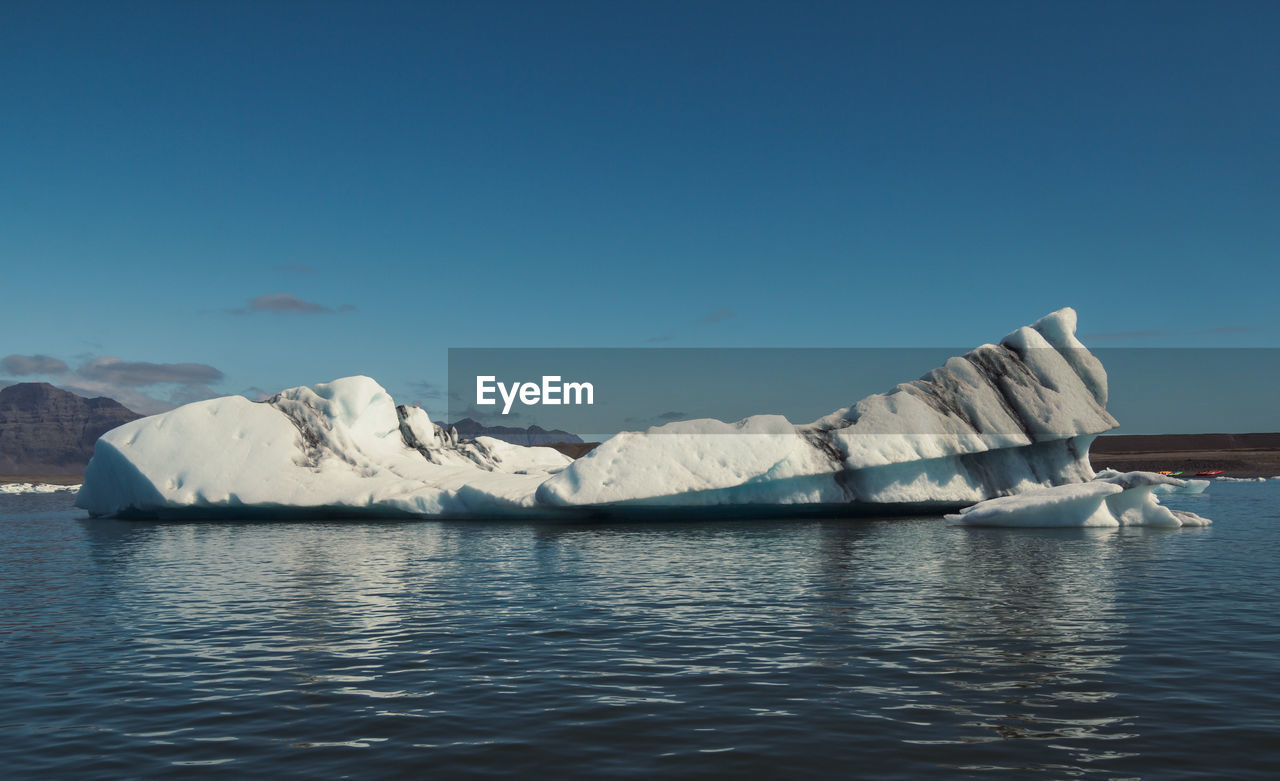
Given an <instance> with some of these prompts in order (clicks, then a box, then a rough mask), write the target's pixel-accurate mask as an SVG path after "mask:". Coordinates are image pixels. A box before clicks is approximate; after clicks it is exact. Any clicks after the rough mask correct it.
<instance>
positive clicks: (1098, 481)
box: [947, 469, 1211, 528]
mask: <svg viewBox="0 0 1280 781" xmlns="http://www.w3.org/2000/svg"><path fill="white" fill-rule="evenodd" d="M1164 486H1170V487H1173V488H1182V487H1185V486H1186V483H1185V482H1184V481H1182V480H1179V479H1177V478H1175V477H1168V476H1166V475H1159V474H1156V473H1154V472H1117V471H1115V470H1114V469H1104V470H1103V471H1102V472H1099V473H1098V476H1097V477H1095V478H1094V479H1093V480H1091V481H1089V482H1087V483H1073V484H1070V485H1060V486H1054V487H1052V488H1041V489H1037V490H1033V491H1027V492H1025V493H1022V494H1016V495H1013V496H1002V497H998V498H995V499H989V500H987V501H985V502H979V503H978V504H975V505H973V506H972V507H966V508H965V509H963V510H961V511H960V512H959V513H958V514H955V515H948V516H947V520H948V521H951V522H953V523H956V524H960V525H965V526H1034V527H1054V526H1164V527H1171V528H1176V527H1179V526H1208V525H1209V524H1210V523H1211V521H1209V520H1208V519H1207V518H1202V517H1200V516H1199V515H1196V514H1195V513H1192V512H1186V511H1182V510H1171V509H1169V508H1168V507H1164V506H1163V505H1161V504H1160V502H1159V500H1158V499H1156V497H1155V491H1156V489H1157V488H1160V487H1164Z"/></svg>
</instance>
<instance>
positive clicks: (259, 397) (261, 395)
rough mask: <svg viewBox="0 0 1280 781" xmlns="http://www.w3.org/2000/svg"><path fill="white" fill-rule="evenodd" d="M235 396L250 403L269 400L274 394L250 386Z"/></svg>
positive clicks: (255, 386)
mask: <svg viewBox="0 0 1280 781" xmlns="http://www.w3.org/2000/svg"><path fill="white" fill-rule="evenodd" d="M236 395H237V396H244V397H245V398H246V399H248V400H250V401H266V400H267V399H269V398H271V397H272V396H274V395H275V394H274V393H271V392H270V391H267V390H263V389H262V388H259V387H258V386H257V385H251V386H249V387H248V388H245V389H244V390H242V391H239V392H237V393H236Z"/></svg>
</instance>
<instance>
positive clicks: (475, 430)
mask: <svg viewBox="0 0 1280 781" xmlns="http://www.w3.org/2000/svg"><path fill="white" fill-rule="evenodd" d="M450 427H452V428H456V429H457V430H458V437H459V438H460V439H475V438H476V437H493V438H494V439H500V440H502V441H503V442H510V443H511V444H513V445H550V444H552V443H556V442H581V441H582V438H581V437H579V436H578V435H577V434H570V433H569V432H568V431H561V430H560V429H558V428H556V429H551V430H550V431H548V430H547V429H545V428H542V427H541V426H530V427H528V428H516V427H515V426H486V425H484V424H482V423H480V422H478V421H475V420H472V419H471V418H463V419H462V420H460V421H458V422H457V423H450V424H446V425H445V426H444V428H445V430H446V431H448V430H449V428H450Z"/></svg>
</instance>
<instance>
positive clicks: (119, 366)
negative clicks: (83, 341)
mask: <svg viewBox="0 0 1280 781" xmlns="http://www.w3.org/2000/svg"><path fill="white" fill-rule="evenodd" d="M76 373H77V374H79V375H80V376H81V377H83V378H85V379H88V380H97V381H99V382H107V383H112V384H114V385H123V386H126V387H133V388H136V387H142V386H146V385H156V384H160V383H175V384H178V385H208V384H210V383H215V382H218V381H220V380H221V379H222V377H223V374H222V372H221V371H219V370H218V369H215V368H213V367H212V366H209V365H208V364H204V363H150V362H147V361H122V360H120V359H119V358H116V357H114V356H110V355H106V356H103V357H101V358H94V359H93V360H92V361H89V362H88V363H86V364H84V365H83V366H81V367H80V368H79V369H78V370H77V371H76Z"/></svg>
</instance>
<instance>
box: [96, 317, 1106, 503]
mask: <svg viewBox="0 0 1280 781" xmlns="http://www.w3.org/2000/svg"><path fill="white" fill-rule="evenodd" d="M1075 326H1076V315H1075V312H1074V311H1073V310H1071V309H1063V310H1060V311H1058V312H1055V313H1053V314H1051V315H1049V316H1047V317H1045V318H1043V319H1041V320H1040V321H1038V322H1036V323H1035V324H1034V325H1032V326H1029V327H1024V328H1020V329H1018V330H1017V331H1014V332H1013V333H1011V334H1009V335H1008V336H1007V337H1005V339H1004V340H1003V341H1002V342H1001V343H1000V344H998V345H995V344H987V345H983V346H981V347H978V348H977V349H975V350H973V351H971V352H969V353H968V354H966V355H964V356H961V357H956V358H952V359H950V360H948V361H947V362H946V363H945V364H944V365H943V366H941V367H939V368H937V369H934V370H933V371H931V372H929V373H928V374H926V375H924V376H923V377H921V378H920V379H918V380H914V381H911V382H907V383H903V384H901V385H899V386H897V387H896V388H894V389H893V390H891V391H889V392H887V393H883V394H875V395H872V396H868V397H867V398H864V399H862V400H861V401H859V402H857V403H856V404H854V405H852V406H850V407H846V408H844V409H840V410H837V411H836V412H833V413H832V414H830V415H827V416H825V417H823V418H820V419H818V420H816V421H814V422H812V423H809V424H805V425H794V424H792V423H791V422H790V421H788V420H787V419H786V418H784V417H781V416H778V415H761V416H755V417H750V418H746V419H745V420H741V421H738V422H736V423H725V422H721V421H718V420H695V421H682V422H677V423H670V424H667V425H666V426H661V427H656V428H652V429H649V430H648V431H645V432H624V433H621V434H618V435H617V436H615V437H613V438H611V439H609V440H608V441H606V442H604V443H603V444H602V445H600V447H598V448H596V449H595V450H594V451H593V452H591V453H590V454H588V455H587V456H585V457H583V458H581V459H578V460H577V461H572V460H571V459H569V458H567V457H565V456H563V455H561V454H560V453H558V452H556V451H555V450H552V449H549V448H540V447H520V446H517V445H510V444H507V443H504V442H500V441H498V440H494V439H490V438H487V437H479V438H477V439H476V440H475V441H474V442H460V441H458V438H457V436H456V434H451V433H450V432H448V431H445V430H443V429H442V428H441V427H440V426H438V425H436V424H435V423H433V422H432V421H431V420H430V419H429V418H428V416H427V414H426V412H425V411H423V410H421V409H419V408H417V407H397V406H396V405H395V402H394V401H393V400H392V399H391V397H390V396H389V395H388V394H387V392H386V391H385V390H384V389H383V388H382V387H381V386H380V385H378V384H377V383H376V382H374V381H373V380H371V379H369V378H367V377H348V378H345V379H341V380H335V381H334V382H330V383H325V384H321V385H316V386H313V387H300V388H293V389H290V390H286V391H283V392H281V393H279V394H277V395H276V396H275V397H273V398H271V399H268V400H266V401H265V402H251V401H248V400H247V399H244V398H241V397H237V396H231V397H225V398H220V399H212V400H210V401H204V402H198V403H195V404H188V405H186V406H183V407H179V408H178V409H176V410H173V411H171V412H167V413H164V414H161V415H155V416H152V417H149V418H143V419H141V420H137V421H134V422H132V423H128V424H125V425H123V426H121V427H119V428H117V429H114V430H113V431H110V432H108V433H107V434H105V435H104V436H103V437H102V438H101V439H100V440H99V441H98V443H97V446H96V448H95V451H94V456H93V460H92V461H91V462H90V464H89V467H88V470H87V472H86V475H85V483H84V486H83V488H82V489H81V491H80V494H79V495H78V497H77V500H76V502H77V505H78V506H80V507H83V508H85V509H87V510H88V511H89V512H90V513H91V514H93V515H112V514H121V513H132V514H141V515H152V516H182V515H197V514H209V513H214V514H216V513H232V514H237V515H247V514H254V515H257V516H260V517H267V516H270V517H275V516H279V515H289V514H387V515H407V516H416V517H443V516H464V517H476V516H488V515H495V514H526V513H537V514H544V515H546V514H551V515H564V514H574V513H579V512H583V511H584V510H585V511H588V512H591V513H593V514H604V515H611V514H612V515H625V514H627V513H642V512H646V511H649V510H652V509H654V508H672V507H676V508H681V509H682V510H684V511H686V512H690V513H692V512H696V511H698V510H710V509H712V508H719V509H721V510H727V511H735V512H736V511H742V510H746V509H749V508H755V509H756V510H759V509H760V508H768V509H770V510H772V509H780V508H782V507H784V506H788V507H792V508H796V507H799V506H803V507H806V508H813V507H828V508H833V509H834V510H835V511H844V510H852V511H857V510H858V509H859V508H861V509H862V510H863V511H869V512H882V511H893V510H897V511H902V510H904V509H910V510H920V509H926V508H927V509H936V510H946V509H956V508H959V507H962V506H964V505H971V504H975V503H978V502H982V501H984V500H989V499H994V498H996V497H1001V496H1007V495H1011V494H1022V493H1025V492H1027V491H1031V490H1034V489H1040V488H1048V487H1053V486H1086V487H1088V486H1092V485H1094V484H1092V483H1089V482H1087V481H1091V480H1092V479H1093V477H1094V473H1093V470H1092V468H1091V467H1090V465H1089V458H1088V451H1089V445H1090V444H1091V443H1092V441H1093V439H1094V437H1096V436H1097V435H1098V434H1099V433H1101V432H1104V431H1107V430H1110V429H1112V428H1114V427H1115V426H1116V425H1117V424H1116V421H1115V419H1114V418H1112V417H1111V415H1110V414H1108V413H1107V411H1106V402H1107V377H1106V372H1105V371H1104V370H1103V368H1102V365H1101V363H1100V362H1099V361H1098V360H1097V358H1095V357H1094V356H1093V355H1092V354H1090V353H1089V351H1088V350H1087V349H1085V347H1084V345H1082V344H1081V343H1080V342H1079V341H1078V340H1077V339H1076V338H1075ZM1072 490H1085V489H1084V488H1073V489H1072ZM1087 490H1090V491H1098V490H1111V489H1099V488H1097V487H1096V486H1095V487H1089V488H1087Z"/></svg>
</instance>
